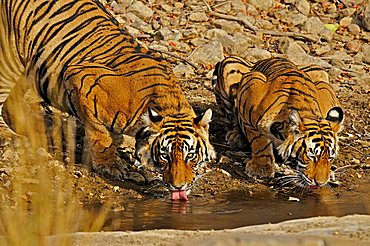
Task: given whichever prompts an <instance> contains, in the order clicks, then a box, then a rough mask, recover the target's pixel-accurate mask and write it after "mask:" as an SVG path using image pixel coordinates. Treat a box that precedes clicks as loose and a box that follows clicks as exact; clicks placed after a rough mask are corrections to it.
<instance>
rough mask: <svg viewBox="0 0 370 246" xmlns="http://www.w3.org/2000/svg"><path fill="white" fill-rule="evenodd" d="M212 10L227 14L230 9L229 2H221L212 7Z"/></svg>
mask: <svg viewBox="0 0 370 246" xmlns="http://www.w3.org/2000/svg"><path fill="white" fill-rule="evenodd" d="M213 10H214V11H216V12H219V13H223V14H227V13H228V12H230V10H231V3H230V2H229V1H225V2H221V3H219V4H216V5H215V6H214V7H213Z"/></svg>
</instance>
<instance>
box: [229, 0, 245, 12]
mask: <svg viewBox="0 0 370 246" xmlns="http://www.w3.org/2000/svg"><path fill="white" fill-rule="evenodd" d="M246 10H247V7H246V6H245V4H244V2H243V1H242V0H233V1H231V12H232V13H233V14H238V13H245V12H246Z"/></svg>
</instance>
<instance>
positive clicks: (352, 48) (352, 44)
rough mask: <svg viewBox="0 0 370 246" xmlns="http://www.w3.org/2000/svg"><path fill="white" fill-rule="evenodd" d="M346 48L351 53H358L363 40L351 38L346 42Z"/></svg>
mask: <svg viewBox="0 0 370 246" xmlns="http://www.w3.org/2000/svg"><path fill="white" fill-rule="evenodd" d="M346 49H348V51H349V52H351V53H357V52H359V51H360V49H361V42H360V41H359V40H351V41H349V42H347V43H346Z"/></svg>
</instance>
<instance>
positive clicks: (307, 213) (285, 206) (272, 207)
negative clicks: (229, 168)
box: [103, 181, 370, 231]
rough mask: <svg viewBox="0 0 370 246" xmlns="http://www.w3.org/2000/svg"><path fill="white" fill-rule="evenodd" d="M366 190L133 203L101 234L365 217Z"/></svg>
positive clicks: (369, 208) (369, 207)
mask: <svg viewBox="0 0 370 246" xmlns="http://www.w3.org/2000/svg"><path fill="white" fill-rule="evenodd" d="M369 190H370V182H369V181H366V182H365V183H363V184H361V185H358V186H355V187H353V188H352V189H344V188H340V187H337V188H321V189H318V190H314V191H313V192H311V193H310V194H305V195H303V196H302V195H301V196H299V195H294V194H284V193H278V192H276V191H264V192H262V191H261V192H256V193H253V194H249V193H242V192H238V191H231V192H228V193H224V194H222V195H219V196H218V197H217V198H216V199H205V198H200V197H190V200H189V201H188V202H183V201H174V202H171V201H170V200H167V199H165V198H161V199H158V198H156V199H147V200H141V201H138V200H136V201H132V202H128V203H126V204H125V206H124V210H122V211H117V212H112V213H111V214H110V216H109V218H108V219H107V221H106V224H105V226H104V228H103V230H104V231H115V230H123V231H125V230H130V231H140V230H149V229H183V230H209V229H215V230H216V229H229V228H235V227H241V226H248V225H257V224H264V223H277V222H281V221H285V220H290V219H299V218H307V217H313V216H344V215H349V214H369V213H370V196H369V195H368V194H369ZM295 198H298V199H299V201H297V200H296V199H295Z"/></svg>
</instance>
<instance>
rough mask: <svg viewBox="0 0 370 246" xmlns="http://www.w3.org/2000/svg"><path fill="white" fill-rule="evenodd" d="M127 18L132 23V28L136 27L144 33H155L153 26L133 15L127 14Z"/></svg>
mask: <svg viewBox="0 0 370 246" xmlns="http://www.w3.org/2000/svg"><path fill="white" fill-rule="evenodd" d="M125 18H126V20H127V21H128V22H131V27H134V28H136V29H138V30H140V31H142V32H145V33H151V32H152V31H153V29H152V26H151V25H149V24H148V23H146V22H145V21H143V20H142V19H140V18H139V17H138V16H136V15H135V14H133V13H131V12H130V13H126V14H125Z"/></svg>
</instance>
